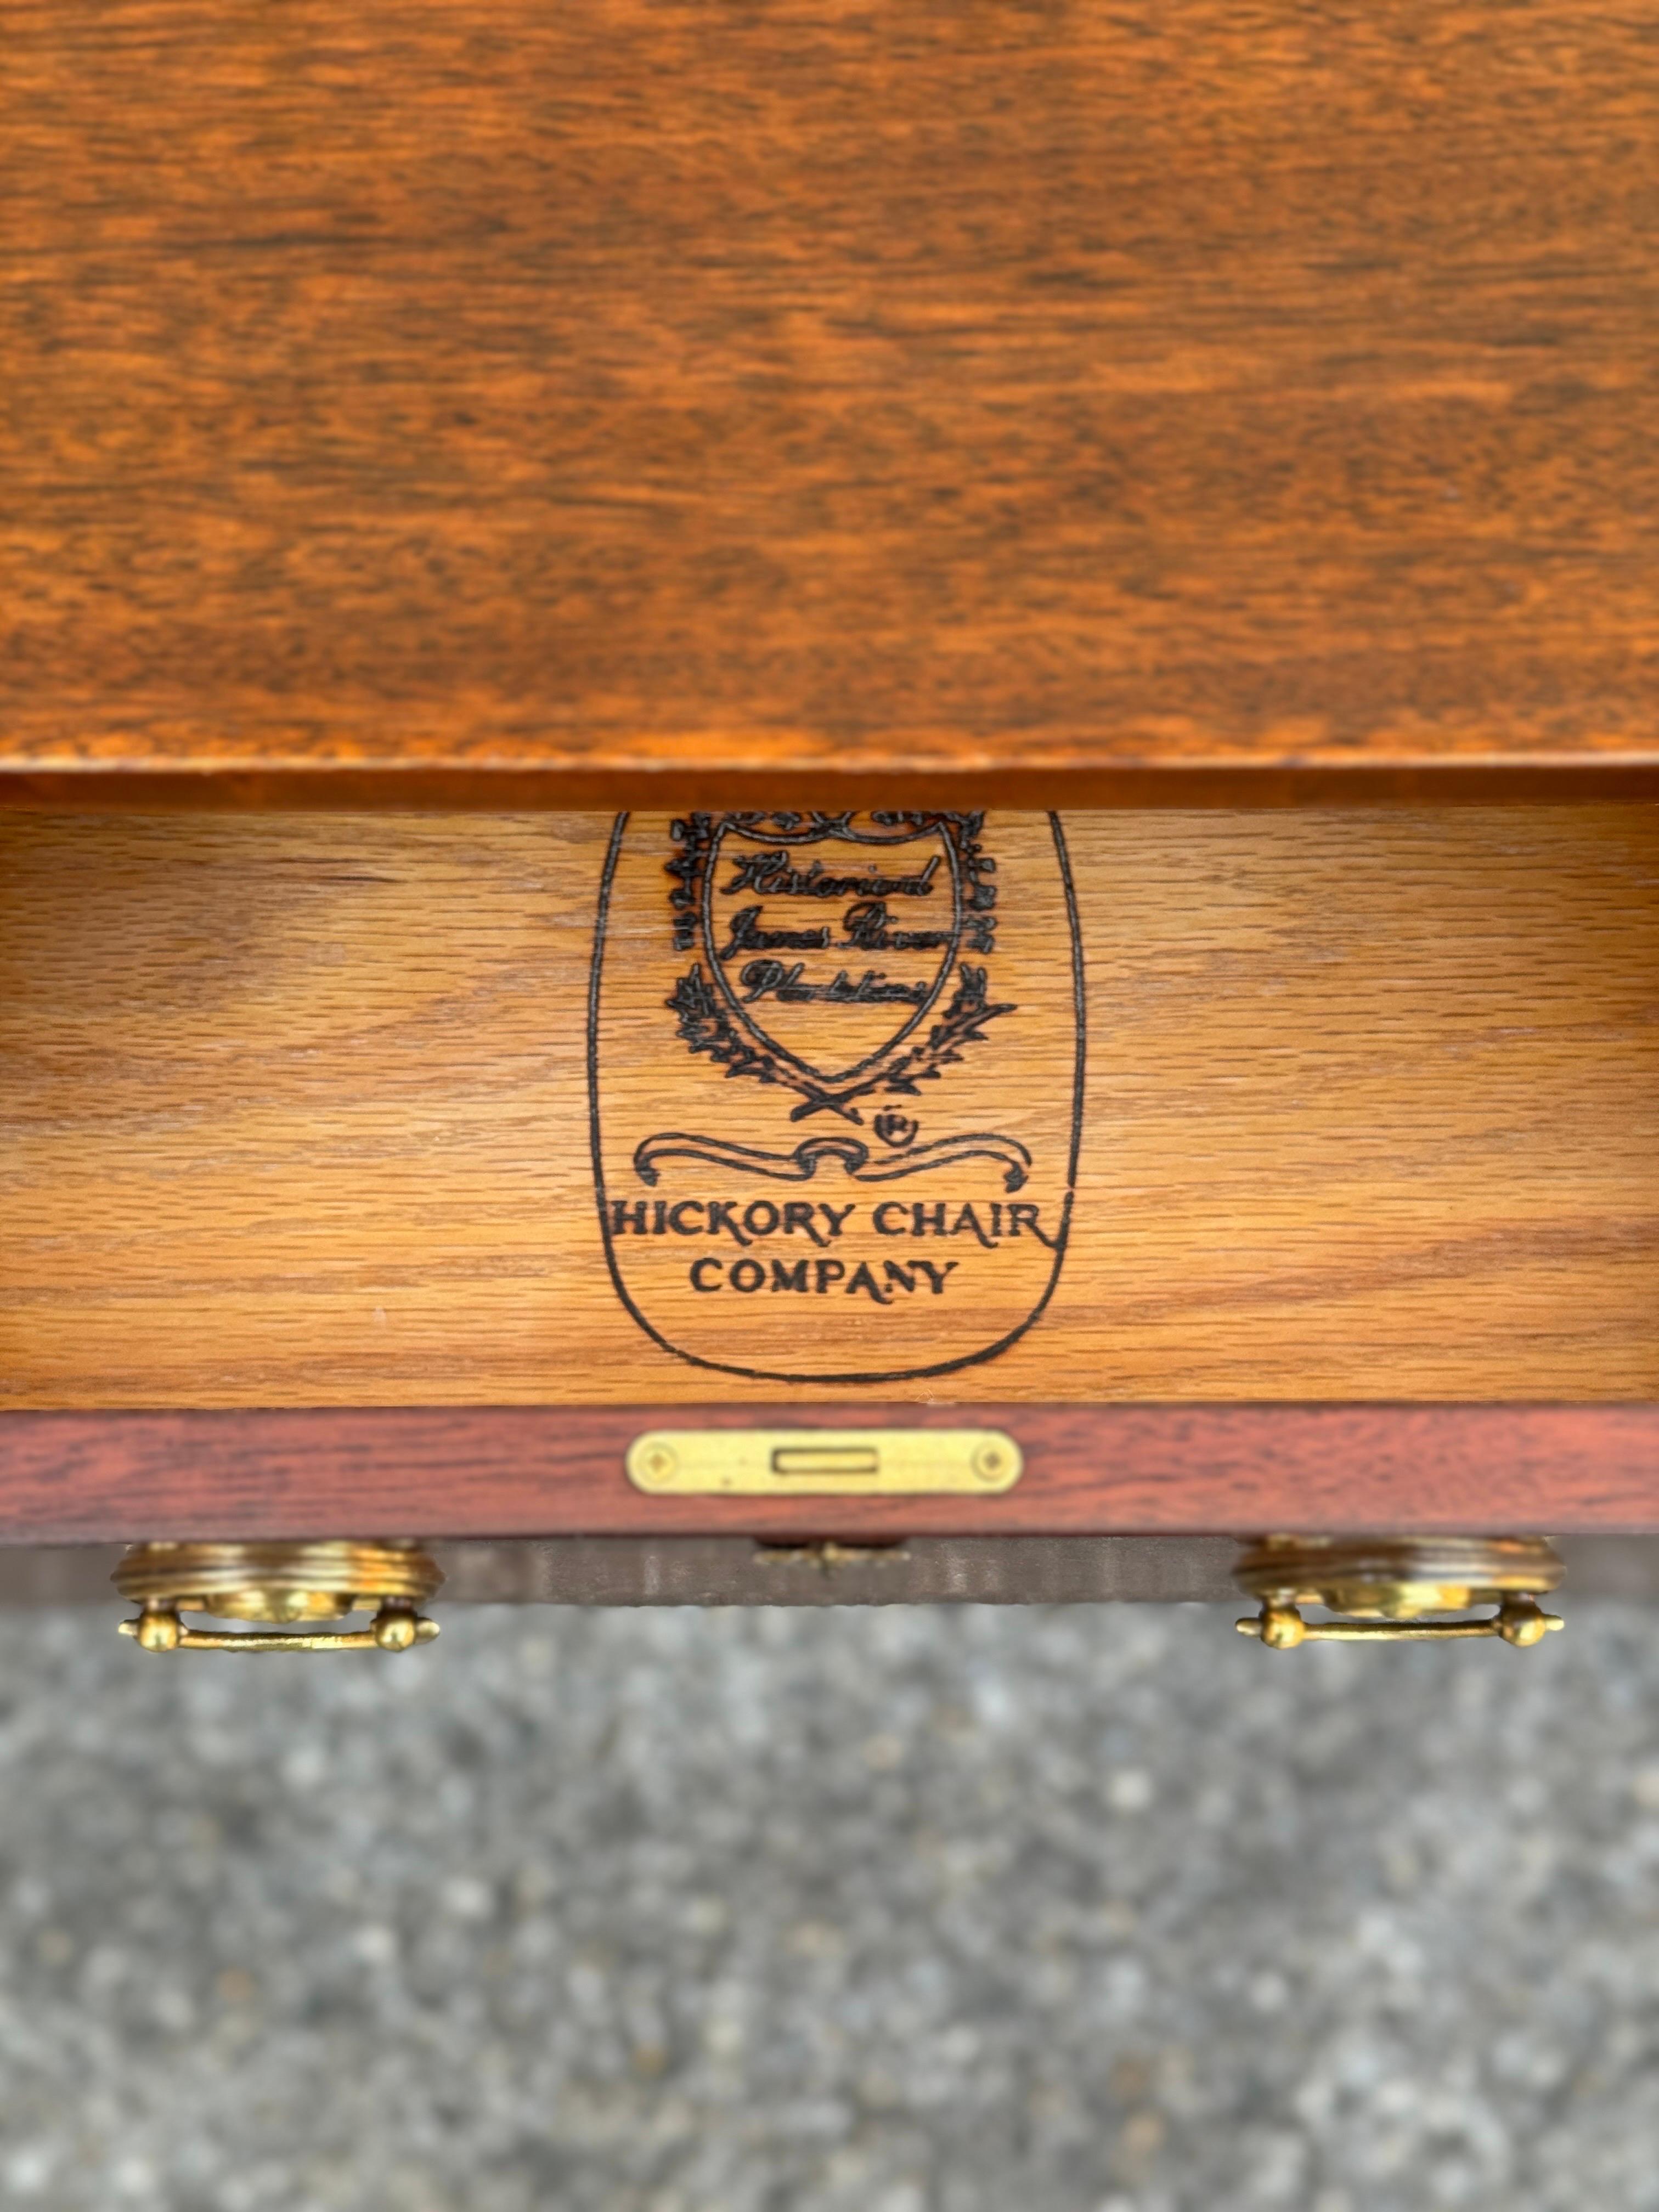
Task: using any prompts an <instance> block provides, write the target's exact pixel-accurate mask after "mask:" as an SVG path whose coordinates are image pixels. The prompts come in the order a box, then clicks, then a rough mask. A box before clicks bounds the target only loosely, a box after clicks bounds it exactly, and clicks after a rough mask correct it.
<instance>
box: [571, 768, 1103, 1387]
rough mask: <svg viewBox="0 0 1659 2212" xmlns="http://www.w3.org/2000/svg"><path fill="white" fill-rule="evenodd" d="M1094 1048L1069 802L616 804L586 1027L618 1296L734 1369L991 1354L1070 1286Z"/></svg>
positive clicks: (800, 1375) (697, 1355) (807, 1372)
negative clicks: (1052, 809)
mask: <svg viewBox="0 0 1659 2212" xmlns="http://www.w3.org/2000/svg"><path fill="white" fill-rule="evenodd" d="M1084 1042H1085V1036H1084V1006H1083V968H1082V952H1081V947H1080V945H1079V937H1078V927H1077V912H1076V902H1075V898H1074V895H1073V885H1072V877H1071V869H1070V865H1069V862H1068V860H1067V857H1066V842H1065V837H1064V834H1063V832H1062V830H1061V829H1060V821H1059V817H1057V816H1053V815H1042V814H1008V815H1005V816H997V817H987V816H985V815H983V814H978V813H950V812H927V811H906V812H899V811H892V812H882V811H873V812H860V811H848V812H847V813H842V814H829V813H806V812H802V813H795V812H790V811H774V812H770V813H761V812H754V811H732V812H729V813H723V814H722V813H688V814H684V815H680V816H677V817H664V816H647V815H634V816H628V815H623V816H622V817H619V818H618V819H617V823H616V826H615V829H614V830H613V832H612V835H611V844H610V849H609V851H608V853H607V855H606V860H605V874H604V878H603V881H602V884H601V887H600V893H599V915H598V920H597V924H596V927H595V931H594V944H593V964H592V978H591V986H590V992H589V1021H588V1091H589V1112H590V1119H591V1134H592V1156H593V1176H594V1183H595V1191H596V1195H597V1198H598V1200H599V1222H600V1228H601V1231H602V1234H603V1236H604V1239H605V1255H606V1258H607V1261H608V1262H609V1265H610V1269H611V1279H612V1281H613V1282H614V1284H615V1285H616V1288H617V1294H618V1295H619V1297H621V1298H622V1300H623V1303H624V1304H625V1305H626V1306H627V1308H628V1310H629V1312H630V1313H631V1314H632V1315H633V1316H634V1318H635V1321H636V1322H638V1323H639V1324H640V1326H641V1328H643V1329H644V1330H645V1331H646V1333H647V1335H649V1336H650V1337H652V1338H653V1340H654V1341H655V1342H656V1343H657V1344H659V1346H661V1347H662V1348H663V1349H664V1350H665V1351H667V1352H674V1353H676V1354H678V1356H679V1357H680V1358H684V1359H688V1360H690V1361H693V1362H694V1363H696V1364H697V1365H700V1366H703V1367H709V1368H714V1369H717V1370H721V1371H723V1372H726V1373H728V1374H736V1375H744V1376H753V1377H757V1378H763V1379H769V1380H774V1381H778V1382H796V1383H890V1382H901V1381H905V1380H908V1379H910V1378H912V1377H917V1376H927V1375H940V1374H946V1373H949V1372H950V1371H951V1370H952V1369H956V1368H961V1367H968V1366H971V1365H974V1364H975V1363H977V1362H979V1361H981V1360H987V1359H992V1358H995V1357H996V1356H997V1355H998V1354H999V1353H1000V1352H1004V1351H1006V1349H1007V1347H1008V1346H1010V1345H1011V1344H1012V1343H1013V1342H1014V1341H1015V1340H1017V1339H1018V1338H1019V1337H1020V1336H1022V1335H1023V1334H1024V1333H1025V1331H1026V1330H1027V1329H1028V1328H1030V1327H1031V1325H1032V1323H1033V1322H1035V1321H1036V1319H1037V1317H1038V1316H1039V1315H1040V1314H1041V1313H1042V1310H1043V1308H1044V1306H1045V1305H1046V1304H1048V1299H1049V1297H1051V1295H1052V1294H1053V1291H1054V1285H1055V1283H1056V1281H1057V1280H1058V1278H1059V1274H1060V1263H1061V1261H1062V1260H1063V1258H1064V1255H1065V1250H1066V1235H1067V1231H1068V1230H1069V1228H1070V1225H1071V1214H1072V1206H1073V1190H1074V1187H1075V1183H1076V1174H1077V1153H1078V1146H1079V1138H1080V1133H1081V1126H1080V1125H1081V1112H1082V1094H1083V1073H1084Z"/></svg>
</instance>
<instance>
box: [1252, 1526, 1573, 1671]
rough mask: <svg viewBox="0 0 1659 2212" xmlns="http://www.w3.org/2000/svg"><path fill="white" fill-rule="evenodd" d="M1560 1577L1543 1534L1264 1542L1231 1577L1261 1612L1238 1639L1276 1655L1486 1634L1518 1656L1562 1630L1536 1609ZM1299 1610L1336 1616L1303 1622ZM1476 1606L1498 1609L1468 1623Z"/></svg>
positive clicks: (1462, 1639)
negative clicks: (1301, 1647) (1318, 1609)
mask: <svg viewBox="0 0 1659 2212" xmlns="http://www.w3.org/2000/svg"><path fill="white" fill-rule="evenodd" d="M1562 1573H1563V1569H1562V1565H1561V1562H1560V1560H1559V1559H1558V1558H1557V1557H1556V1554H1555V1553H1554V1552H1553V1551H1552V1550H1551V1548H1550V1547H1549V1545H1548V1544H1547V1543H1546V1542H1545V1541H1544V1540H1543V1538H1542V1537H1541V1536H1374V1537H1352V1536H1284V1535H1280V1536H1265V1537H1263V1538H1262V1539H1261V1541H1259V1542H1258V1543H1255V1544H1253V1545H1251V1546H1250V1547H1249V1548H1248V1549H1247V1550H1246V1552H1245V1553H1244V1555H1243V1558H1242V1559H1240V1560H1239V1562H1238V1565H1237V1567H1235V1569H1234V1570H1233V1579H1234V1581H1235V1582H1237V1583H1238V1585H1239V1587H1240V1589H1243V1590H1247V1591H1248V1592H1249V1595H1251V1596H1252V1597H1255V1598H1258V1599H1260V1601H1261V1611H1260V1612H1259V1613H1255V1614H1252V1615H1251V1616H1249V1618H1248V1619H1246V1620H1241V1621H1239V1622H1238V1624H1237V1627H1238V1632H1239V1634H1240V1635H1241V1636H1254V1637H1257V1638H1260V1640H1261V1642H1262V1643H1263V1644H1266V1645H1267V1647H1268V1649H1269V1650H1273V1651H1293V1650H1295V1649H1296V1648H1297V1645H1298V1644H1398V1643H1419V1644H1428V1643H1436V1644H1439V1643H1449V1642H1464V1643H1468V1642H1474V1641H1476V1640H1478V1639H1480V1638H1486V1637H1498V1638H1501V1639H1502V1640H1503V1642H1504V1643H1505V1644H1512V1645H1513V1646H1515V1647H1516V1649H1517V1650H1526V1649H1528V1647H1529V1646H1531V1645H1533V1644H1541V1643H1542V1642H1543V1640H1544V1638H1545V1637H1546V1636H1547V1635H1548V1634H1549V1632H1551V1630H1552V1629H1557V1628H1559V1627H1560V1626H1562V1623H1561V1620H1560V1618H1559V1615H1558V1614H1556V1613H1546V1612H1545V1611H1544V1610H1543V1608H1542V1607H1541V1606H1540V1605H1539V1603H1538V1599H1539V1596H1540V1595H1541V1594H1542V1593H1544V1592H1546V1591H1548V1590H1553V1589H1555V1588H1556V1587H1557V1586H1558V1585H1559V1583H1560V1581H1561V1577H1562ZM1304 1605H1316V1606H1322V1607H1325V1608H1326V1609H1327V1610H1328V1612H1330V1613H1332V1614H1334V1616H1336V1617H1335V1618H1334V1619H1332V1620H1305V1619H1304V1617H1303V1613H1302V1607H1304ZM1480 1605H1490V1606H1493V1607H1496V1608H1497V1610H1496V1611H1495V1612H1492V1613H1480V1614H1476V1615H1475V1616H1474V1618H1469V1617H1468V1615H1469V1608H1470V1607H1473V1606H1480Z"/></svg>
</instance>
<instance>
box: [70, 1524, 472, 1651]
mask: <svg viewBox="0 0 1659 2212" xmlns="http://www.w3.org/2000/svg"><path fill="white" fill-rule="evenodd" d="M110 1579H111V1581H112V1582H113V1583H114V1584H115V1586H116V1588H117V1589H118V1590H119V1591H120V1592H121V1595H123V1596H124V1597H126V1598H131V1600H133V1601H135V1602H136V1603H137V1606H138V1608H139V1611H138V1613H137V1618H136V1619H134V1620H124V1621H122V1622H121V1623H120V1624H119V1626H120V1632H121V1634H122V1635H123V1636H130V1637H131V1638H132V1639H133V1641H134V1642H135V1643H136V1644H137V1645H138V1648H139V1649H140V1650H142V1651H409V1650H413V1648H414V1646H415V1645H416V1644H429V1643H430V1642H431V1641H432V1639H433V1638H434V1637H435V1636H436V1634H437V1633H438V1624H437V1622H436V1621H435V1620H428V1619H427V1618H426V1617H425V1615H424V1614H423V1613H421V1612H420V1611H419V1610H418V1607H419V1606H420V1604H421V1602H422V1601H423V1600H424V1599H427V1598H428V1597H430V1596H431V1595H433V1593H434V1592H435V1590H436V1589H438V1588H439V1587H440V1585H441V1583H442V1582H443V1573H442V1571H441V1569H440V1567H439V1566H438V1565H437V1564H436V1562H435V1560H433V1559H429V1558H428V1555H427V1554H426V1553H424V1552H422V1551H421V1550H419V1549H418V1548H417V1547H416V1546H414V1545H412V1544H398V1543H390V1542H368V1541H363V1542H343V1541H329V1542H322V1543H294V1544H281V1543H261V1544H232V1543H178V1544H137V1545H135V1546H134V1547H133V1548H132V1550H131V1551H130V1552H129V1553H127V1555H126V1557H125V1559H123V1560H122V1561H121V1563H120V1565H118V1567H117V1568H116V1570H115V1572H114V1573H113V1575H112V1576H111V1577H110ZM371 1610H372V1611H373V1613H374V1619H373V1620H372V1621H371V1622H370V1623H369V1626H368V1627H367V1628H340V1627H331V1626H328V1625H327V1624H329V1623H330V1622H337V1621H341V1620H345V1619H346V1618H347V1617H348V1616H349V1614H351V1613H359V1612H368V1611H371ZM181 1613H208V1614H210V1615H212V1616H214V1617H215V1618H216V1619H219V1620H245V1621H251V1622H256V1623H260V1624H264V1623H269V1624H270V1626H258V1627H256V1628H252V1629H248V1630H245V1631H223V1630H218V1629H211V1628H191V1627H187V1626H185V1623H184V1621H183V1620H181V1619H180V1618H179V1616H180V1614H181Z"/></svg>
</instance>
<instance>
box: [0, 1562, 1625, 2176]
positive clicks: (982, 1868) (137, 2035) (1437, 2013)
mask: <svg viewBox="0 0 1659 2212" xmlns="http://www.w3.org/2000/svg"><path fill="white" fill-rule="evenodd" d="M1567 1610H1568V1611H1569V1613H1570V1626H1569V1629H1568V1632H1567V1633H1566V1634H1565V1635H1564V1636H1560V1637H1556V1638H1551V1639H1550V1641H1549V1642H1548V1643H1547V1644H1545V1645H1544V1646H1542V1647H1541V1648H1540V1649H1539V1650H1534V1651H1530V1652H1514V1651H1510V1650H1505V1649H1502V1648H1492V1647H1489V1646H1486V1645H1478V1646H1463V1647H1460V1648H1457V1649H1455V1650H1449V1651H1441V1652H1437V1651H1432V1650H1423V1649H1414V1650H1401V1651H1396V1652H1388V1653H1379V1652H1376V1651H1354V1650H1304V1651H1302V1652H1299V1653H1295V1654H1289V1655H1279V1654H1273V1653H1269V1652H1266V1651H1263V1650H1261V1649H1260V1648H1259V1647H1257V1646H1255V1645H1254V1644H1246V1643H1245V1642H1243V1639H1241V1638H1236V1637H1235V1636H1234V1635H1233V1633H1232V1632H1231V1626H1230V1620H1231V1616H1230V1614H1229V1613H1227V1612H1226V1611H1224V1610H1218V1609H1209V1608H1196V1607H1180V1608H1169V1609H1152V1608H1141V1607H1103V1608H1098V1609H1095V1608H1083V1607H1071V1608H1059V1609H1054V1610H1052V1611H1034V1612H1028V1611H1020V1610H1012V1609H1009V1610H992V1609H988V1608H963V1609H959V1610H950V1609H939V1610H909V1609H891V1610H883V1611H860V1612H854V1611H848V1612H837V1613H787V1612H764V1613H735V1612H724V1613H690V1612H682V1611H665V1612H657V1613H587V1614H584V1613H575V1612H571V1611H564V1610H557V1611H556V1610H544V1611H536V1610H525V1611H520V1612H510V1611H507V1610H478V1611H466V1610H465V1609H460V1608H457V1609H456V1610H455V1611H453V1613H451V1614H450V1616H449V1619H448V1622H447V1628H446V1632H445V1635H444V1638H443V1640H442V1641H441V1643H440V1644H437V1645H435V1647H433V1648H432V1649H431V1650H428V1651H422V1652H419V1653H416V1654H413V1655H411V1656H408V1657H405V1658H396V1659H382V1658H380V1656H378V1655H376V1656H365V1657H361V1658H352V1659H337V1660H332V1661H316V1662H313V1661H307V1660H253V1659H244V1658H240V1657H232V1658H224V1659H220V1658H195V1657H191V1658H177V1659H171V1660H161V1659H154V1658H150V1657H148V1656H145V1655H143V1654H141V1653H139V1652H137V1650H134V1649H133V1647H132V1646H131V1644H123V1643H119V1642H118V1640H117V1639H116V1638H115V1637H114V1636H113V1634H112V1632H111V1627H110V1620H111V1618H112V1616H108V1615H99V1614H97V1613H69V1612H64V1613H46V1614H40V1615H29V1614H25V1613H11V1614H9V1615H6V1616H4V1617H3V1618H0V1784H3V1786H0V1912H3V1920H0V1935H3V1947H4V1965H5V1971H4V1972H3V1976H0V2204H3V2206H4V2207H5V2208H7V2212H12V2208H16V2209H17V2212H29V2208H33V2207H34V2206H40V2207H42V2208H45V2212H92V2208H94V2207H96V2208H97V2212H126V2209H127V2208H136V2209H142V2208H151V2207H153V2208H156V2212H266V2209H267V2208H270V2212H383V2208H384V2212H531V2208H536V2212H543V2208H558V2212H565V2208H568V2212H1177V2208H1178V2209H1179V2212H1233V2209H1234V2208H1237V2212H1246V2208H1257V2207H1262V2208H1267V2207H1291V2208H1305V2212H1407V2208H1409V2212H1424V2208H1437V2207H1442V2206H1462V2207H1471V2208H1476V2212H1498V2208H1500V2207H1501V2208H1504V2212H1510V2208H1522V2207H1524V2208H1526V2212H1568V2208H1572V2212H1581V2208H1584V2207H1589V2206H1593V2207H1595V2208H1596V2212H1638V2208H1647V2207H1656V2208H1659V1607H1650V1608H1644V1607H1638V1606H1634V1605H1620V1604H1616V1603H1613V1602H1611V1601H1604V1602H1595V1601H1581V1602H1579V1603H1578V1604H1577V1606H1569V1607H1568V1608H1567Z"/></svg>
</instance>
